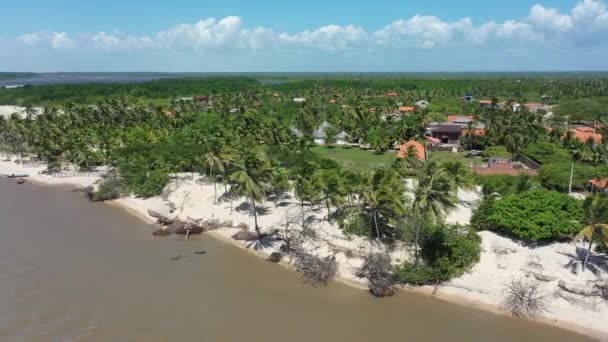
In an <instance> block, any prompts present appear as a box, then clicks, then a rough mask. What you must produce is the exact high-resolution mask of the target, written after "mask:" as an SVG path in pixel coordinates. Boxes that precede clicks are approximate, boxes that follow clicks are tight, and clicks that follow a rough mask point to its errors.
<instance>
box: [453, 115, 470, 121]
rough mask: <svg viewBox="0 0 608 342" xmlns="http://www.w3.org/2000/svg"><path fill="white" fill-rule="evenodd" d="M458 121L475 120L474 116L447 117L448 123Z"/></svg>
mask: <svg viewBox="0 0 608 342" xmlns="http://www.w3.org/2000/svg"><path fill="white" fill-rule="evenodd" d="M458 119H469V120H475V116H474V115H448V121H450V122H452V121H456V120H458Z"/></svg>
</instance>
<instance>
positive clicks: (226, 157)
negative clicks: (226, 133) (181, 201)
mask: <svg viewBox="0 0 608 342" xmlns="http://www.w3.org/2000/svg"><path fill="white" fill-rule="evenodd" d="M234 157H235V153H234V151H233V150H232V149H231V148H229V147H226V146H224V145H223V144H221V143H220V142H219V141H213V142H212V143H211V144H210V147H209V151H208V152H207V153H206V154H205V156H204V162H205V164H206V165H207V166H208V167H209V176H210V177H211V179H212V181H213V191H214V203H217V181H216V176H217V174H219V173H221V174H223V175H224V176H225V175H226V171H227V168H228V167H229V166H230V164H232V162H233V161H234Z"/></svg>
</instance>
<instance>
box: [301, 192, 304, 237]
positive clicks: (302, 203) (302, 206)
mask: <svg viewBox="0 0 608 342" xmlns="http://www.w3.org/2000/svg"><path fill="white" fill-rule="evenodd" d="M300 209H301V211H302V229H304V198H301V199H300Z"/></svg>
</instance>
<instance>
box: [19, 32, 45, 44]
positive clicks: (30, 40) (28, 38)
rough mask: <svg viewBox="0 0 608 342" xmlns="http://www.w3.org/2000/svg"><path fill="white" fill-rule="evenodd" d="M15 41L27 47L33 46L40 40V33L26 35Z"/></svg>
mask: <svg viewBox="0 0 608 342" xmlns="http://www.w3.org/2000/svg"><path fill="white" fill-rule="evenodd" d="M17 40H18V41H20V42H22V43H24V44H27V45H35V44H37V43H38V42H40V41H41V40H42V37H41V36H40V33H26V34H23V35H20V36H19V37H17Z"/></svg>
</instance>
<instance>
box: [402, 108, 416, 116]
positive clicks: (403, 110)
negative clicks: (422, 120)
mask: <svg viewBox="0 0 608 342" xmlns="http://www.w3.org/2000/svg"><path fill="white" fill-rule="evenodd" d="M399 113H404V114H411V113H416V107H408V106H401V107H399Z"/></svg>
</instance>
